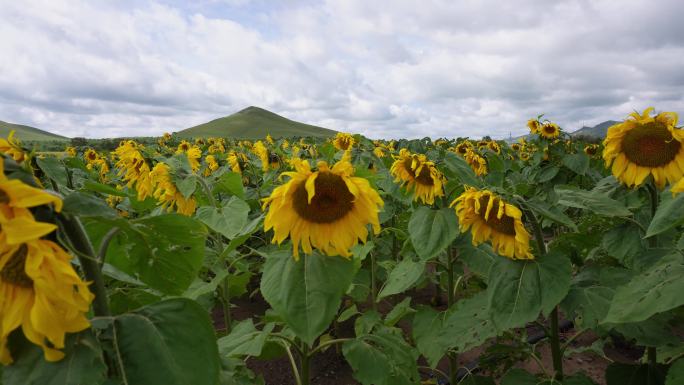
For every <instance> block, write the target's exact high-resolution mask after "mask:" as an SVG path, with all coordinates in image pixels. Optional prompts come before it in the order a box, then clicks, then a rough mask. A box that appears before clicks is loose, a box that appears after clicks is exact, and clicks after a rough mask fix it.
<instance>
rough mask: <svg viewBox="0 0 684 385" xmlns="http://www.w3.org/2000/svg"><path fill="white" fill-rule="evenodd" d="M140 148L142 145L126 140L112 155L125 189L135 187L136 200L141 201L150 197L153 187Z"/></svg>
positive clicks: (148, 169)
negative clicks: (114, 156) (115, 159)
mask: <svg viewBox="0 0 684 385" xmlns="http://www.w3.org/2000/svg"><path fill="white" fill-rule="evenodd" d="M140 148H142V145H139V144H138V143H136V142H135V141H133V140H126V141H124V142H122V143H121V144H120V145H119V147H117V148H116V150H114V154H115V155H116V157H117V159H118V161H117V162H116V167H117V168H118V169H119V174H118V175H119V176H121V177H122V178H123V180H124V181H125V182H126V187H128V188H133V187H134V186H135V189H136V191H137V192H138V200H141V201H142V200H145V198H147V197H148V196H150V195H152V188H153V187H152V179H150V166H149V165H148V164H147V162H146V161H145V158H144V157H143V156H142V154H141V153H140V150H139V149H140Z"/></svg>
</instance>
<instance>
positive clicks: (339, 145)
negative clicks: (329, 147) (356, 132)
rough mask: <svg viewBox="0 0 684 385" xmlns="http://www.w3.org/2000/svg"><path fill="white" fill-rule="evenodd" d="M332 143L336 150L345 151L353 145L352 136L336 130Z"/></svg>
mask: <svg viewBox="0 0 684 385" xmlns="http://www.w3.org/2000/svg"><path fill="white" fill-rule="evenodd" d="M333 145H334V146H335V148H336V149H338V150H343V151H347V150H349V149H350V148H352V146H353V145H354V137H353V136H351V134H347V133H345V132H338V133H337V135H335V139H334V140H333Z"/></svg>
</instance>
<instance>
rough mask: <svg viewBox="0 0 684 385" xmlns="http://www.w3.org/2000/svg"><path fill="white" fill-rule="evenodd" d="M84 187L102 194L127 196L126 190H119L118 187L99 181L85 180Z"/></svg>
mask: <svg viewBox="0 0 684 385" xmlns="http://www.w3.org/2000/svg"><path fill="white" fill-rule="evenodd" d="M83 189H84V190H88V191H93V192H98V193H100V194H106V195H115V196H119V197H125V196H127V195H126V192H125V191H123V190H117V189H116V188H114V187H112V186H108V185H106V184H102V183H98V182H93V181H92V180H86V181H85V182H83Z"/></svg>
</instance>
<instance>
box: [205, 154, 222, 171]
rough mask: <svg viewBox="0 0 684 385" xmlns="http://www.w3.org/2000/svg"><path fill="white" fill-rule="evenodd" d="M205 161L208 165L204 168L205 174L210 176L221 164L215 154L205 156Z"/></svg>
mask: <svg viewBox="0 0 684 385" xmlns="http://www.w3.org/2000/svg"><path fill="white" fill-rule="evenodd" d="M204 161H205V162H206V163H207V167H206V168H205V169H204V173H203V175H204V176H209V175H211V174H212V173H213V172H214V171H216V170H218V168H219V164H218V161H217V160H216V157H215V156H213V155H207V156H206V157H205V158H204Z"/></svg>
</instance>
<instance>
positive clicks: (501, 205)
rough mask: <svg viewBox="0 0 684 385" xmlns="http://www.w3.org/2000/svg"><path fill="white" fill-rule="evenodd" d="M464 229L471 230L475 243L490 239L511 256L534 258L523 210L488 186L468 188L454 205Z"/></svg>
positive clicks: (462, 230) (494, 244)
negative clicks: (486, 188)
mask: <svg viewBox="0 0 684 385" xmlns="http://www.w3.org/2000/svg"><path fill="white" fill-rule="evenodd" d="M453 206H456V207H455V209H456V215H458V220H459V224H460V228H461V232H463V233H464V232H466V231H468V230H469V229H470V230H471V234H472V240H473V245H475V246H477V245H479V244H481V243H484V242H491V244H492V247H493V248H494V251H495V252H496V253H498V254H499V255H503V256H504V257H508V258H510V259H534V256H533V255H532V253H530V234H529V233H528V232H527V230H526V229H525V225H524V224H523V222H522V211H520V209H519V208H517V207H515V206H514V205H512V204H510V203H506V202H505V201H504V200H503V199H501V198H500V197H498V196H496V195H495V194H494V193H493V192H491V191H488V190H482V191H480V190H477V189H475V188H472V187H468V188H466V191H464V192H463V194H461V195H460V196H459V197H458V198H456V199H455V200H454V201H453V202H452V203H451V207H453Z"/></svg>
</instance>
